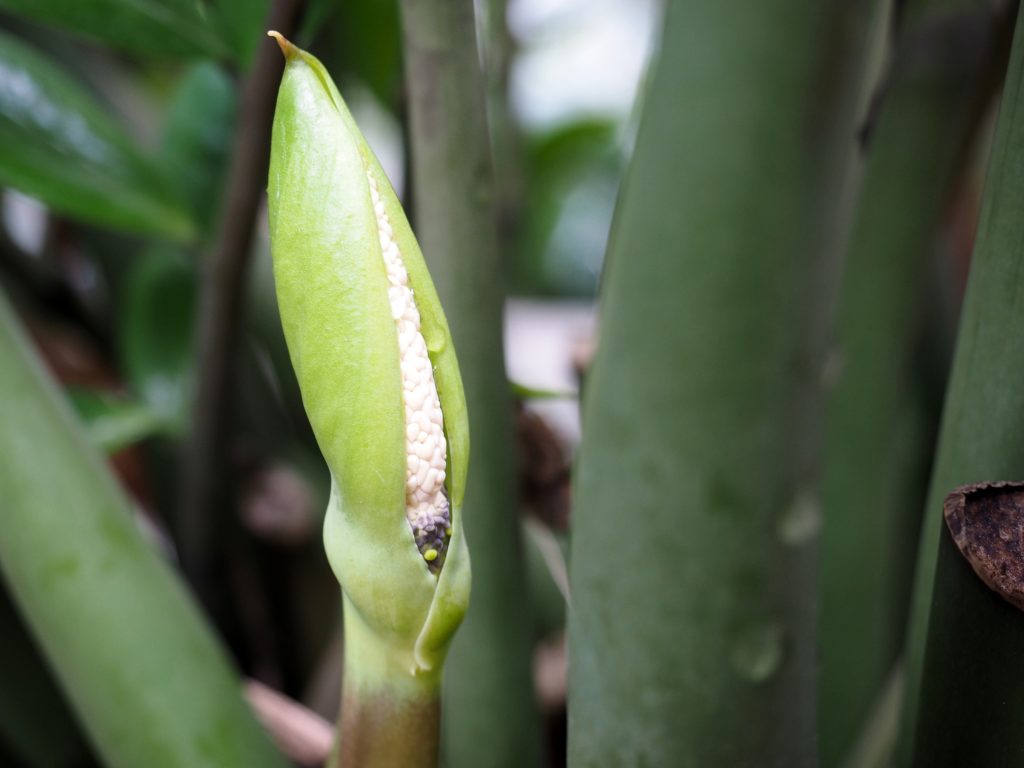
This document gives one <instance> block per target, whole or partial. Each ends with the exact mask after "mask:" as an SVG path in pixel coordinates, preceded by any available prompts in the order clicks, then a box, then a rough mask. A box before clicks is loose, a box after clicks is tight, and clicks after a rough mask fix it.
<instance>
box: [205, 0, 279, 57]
mask: <svg viewBox="0 0 1024 768" xmlns="http://www.w3.org/2000/svg"><path fill="white" fill-rule="evenodd" d="M195 5H199V4H198V3H195ZM268 6H269V2H268V0H215V2H214V4H213V10H215V12H216V13H217V15H218V17H219V19H220V27H221V31H222V34H223V37H224V40H225V42H226V44H227V46H228V47H229V48H230V49H231V51H232V52H233V53H234V55H235V58H236V59H237V60H238V61H239V62H241V63H242V64H247V63H248V62H250V61H251V60H252V57H253V54H255V53H256V46H257V45H259V43H260V42H262V41H263V40H264V39H265V38H264V32H265V29H264V24H265V22H266V18H267V7H268Z"/></svg>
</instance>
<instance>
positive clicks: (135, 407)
mask: <svg viewBox="0 0 1024 768" xmlns="http://www.w3.org/2000/svg"><path fill="white" fill-rule="evenodd" d="M68 394H69V396H70V397H71V403H72V405H74V406H75V411H76V412H77V413H78V416H79V418H80V419H81V420H82V422H83V424H84V425H85V431H86V433H87V434H88V435H89V438H90V439H91V440H92V442H93V445H95V446H96V447H97V448H100V449H101V450H103V451H106V452H107V453H116V452H117V451H119V450H121V449H122V448H124V447H125V446H128V445H131V444H132V443H136V442H138V441H139V440H143V439H144V438H147V437H151V436H152V435H155V434H158V433H159V432H161V431H163V430H164V429H165V428H166V426H167V420H166V419H165V418H163V417H162V416H161V415H160V414H158V413H157V412H156V411H154V410H153V409H152V408H151V407H150V406H148V405H146V404H145V403H141V402H139V401H138V400H132V399H130V398H125V397H117V396H114V395H112V394H110V393H108V392H99V391H96V390H88V389H78V390H73V391H71V392H69V393H68Z"/></svg>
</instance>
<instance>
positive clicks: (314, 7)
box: [295, 0, 354, 48]
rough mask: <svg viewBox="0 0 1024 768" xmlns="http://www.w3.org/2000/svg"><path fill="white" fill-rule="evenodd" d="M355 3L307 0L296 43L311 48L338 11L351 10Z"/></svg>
mask: <svg viewBox="0 0 1024 768" xmlns="http://www.w3.org/2000/svg"><path fill="white" fill-rule="evenodd" d="M352 5H354V4H353V3H337V2H335V0H307V2H306V7H305V11H304V12H303V14H302V21H301V23H300V24H299V30H298V32H296V33H295V42H297V43H298V44H299V45H300V47H302V48H311V47H312V45H313V41H314V40H315V38H316V36H317V35H318V34H319V33H320V30H321V29H323V27H324V26H325V25H326V24H328V23H330V21H331V19H333V18H334V14H335V12H336V11H338V10H339V9H342V8H346V9H347V8H350V7H351V6H352Z"/></svg>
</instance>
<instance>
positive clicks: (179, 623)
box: [0, 297, 285, 768]
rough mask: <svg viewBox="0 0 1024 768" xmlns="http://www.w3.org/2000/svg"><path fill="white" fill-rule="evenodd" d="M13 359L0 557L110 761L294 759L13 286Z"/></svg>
mask: <svg viewBox="0 0 1024 768" xmlns="http://www.w3.org/2000/svg"><path fill="white" fill-rule="evenodd" d="M0 370H2V371H3V375H2V376H0V492H2V495H3V504H2V505H0V530H2V531H3V535H2V536H0V570H2V572H3V576H4V578H5V579H6V581H7V584H8V585H9V587H10V590H11V594H12V595H13V597H14V598H15V601H16V603H17V605H18V608H19V610H20V611H21V613H22V615H23V616H24V617H25V619H26V621H27V623H28V624H29V626H30V627H31V630H32V633H33V635H34V637H35V638H36V640H37V641H38V642H39V644H40V647H41V648H42V649H43V652H44V654H45V656H46V658H47V661H48V663H49V665H50V667H51V668H52V669H53V670H54V672H55V673H56V675H57V677H58V678H59V679H60V682H61V687H62V689H63V690H64V691H65V693H66V694H67V696H68V698H69V700H70V701H71V703H72V706H73V707H74V709H75V711H76V714H77V716H78V718H79V720H80V722H81V723H82V725H83V726H84V728H85V730H86V731H87V732H88V734H89V737H90V739H91V741H92V743H93V744H94V745H95V746H96V749H97V751H98V752H99V754H100V756H101V758H102V761H103V764H104V765H107V766H109V767H110V768H139V766H147V767H148V768H195V767H196V766H236V765H237V766H248V767H249V768H282V766H283V765H284V764H285V763H284V760H283V759H282V758H280V757H279V756H278V755H277V754H276V752H275V751H274V749H273V747H272V746H271V744H270V743H269V740H268V738H267V735H266V733H265V732H263V730H262V729H261V728H260V726H259V725H258V724H257V723H256V721H255V719H254V718H253V715H252V713H251V711H250V710H249V709H248V707H247V706H246V705H245V703H244V702H243V701H242V698H241V686H240V681H239V680H238V678H237V676H236V675H235V673H234V672H233V671H232V669H231V665H230V664H229V662H228V660H227V657H226V654H225V652H224V649H223V648H222V647H221V646H220V644H219V643H218V641H217V639H216V638H215V637H214V635H213V634H212V633H211V631H210V629H209V628H208V627H207V626H206V625H205V624H204V623H203V619H202V616H201V613H200V611H199V610H198V608H197V607H196V605H195V604H194V603H193V602H192V600H191V599H190V597H189V595H188V593H187V592H186V590H185V589H184V587H183V585H182V584H181V582H180V581H179V580H178V579H177V577H176V576H175V574H174V573H173V572H172V571H171V569H170V568H169V567H168V566H167V564H166V563H165V562H163V561H162V560H161V558H160V556H159V555H158V554H157V553H156V552H155V551H154V550H153V548H152V547H151V546H150V545H149V544H148V543H147V542H146V541H145V540H144V539H143V537H142V535H141V534H140V532H139V530H138V529H137V527H136V524H135V521H134V519H133V517H132V510H131V505H130V504H129V502H128V500H127V499H126V498H125V496H124V494H123V492H122V491H121V489H120V488H119V487H118V485H117V483H116V481H115V480H114V478H113V477H112V476H111V475H110V473H109V472H108V470H107V468H106V467H105V466H104V461H103V458H102V457H101V456H100V455H99V453H98V452H97V451H96V449H95V448H94V447H93V446H92V445H91V444H90V443H89V441H88V439H87V438H86V437H85V435H84V434H83V433H82V430H81V428H80V427H79V425H78V423H77V419H76V418H75V416H74V414H73V413H72V411H71V408H70V406H69V405H68V403H67V400H66V398H65V397H64V396H63V395H62V394H61V393H60V392H59V390H58V389H57V387H56V385H55V383H54V382H53V380H52V379H51V378H50V377H49V376H48V375H47V373H46V372H45V370H44V369H43V367H42V364H41V362H40V361H39V359H38V358H37V357H36V356H35V355H34V354H33V352H32V350H31V348H30V346H29V342H28V340H27V339H26V337H25V335H24V333H23V332H22V331H21V329H20V327H19V326H18V323H17V321H16V319H15V317H14V314H13V312H12V311H11V309H10V307H9V305H8V304H7V302H6V300H5V299H3V298H2V297H0ZM27 435H30V436H31V440H26V436H27Z"/></svg>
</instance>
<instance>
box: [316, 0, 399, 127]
mask: <svg viewBox="0 0 1024 768" xmlns="http://www.w3.org/2000/svg"><path fill="white" fill-rule="evenodd" d="M326 37H327V42H328V45H327V50H326V51H325V60H326V62H327V64H328V69H329V70H331V71H332V72H342V73H344V74H345V75H347V76H348V75H354V76H356V77H358V78H359V79H360V80H362V81H363V82H364V83H366V84H367V85H368V86H369V87H370V89H371V90H372V91H373V93H374V95H375V96H376V97H377V98H378V99H380V101H381V103H383V104H386V105H388V106H389V107H391V108H393V107H394V106H395V102H396V99H397V97H398V95H399V88H400V83H401V76H402V56H401V47H400V46H401V27H399V24H398V3H395V2H391V1H390V0H367V1H366V2H361V3H339V4H338V7H337V10H336V12H335V14H334V16H333V18H332V19H331V20H330V24H329V25H328V26H327V28H326Z"/></svg>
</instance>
